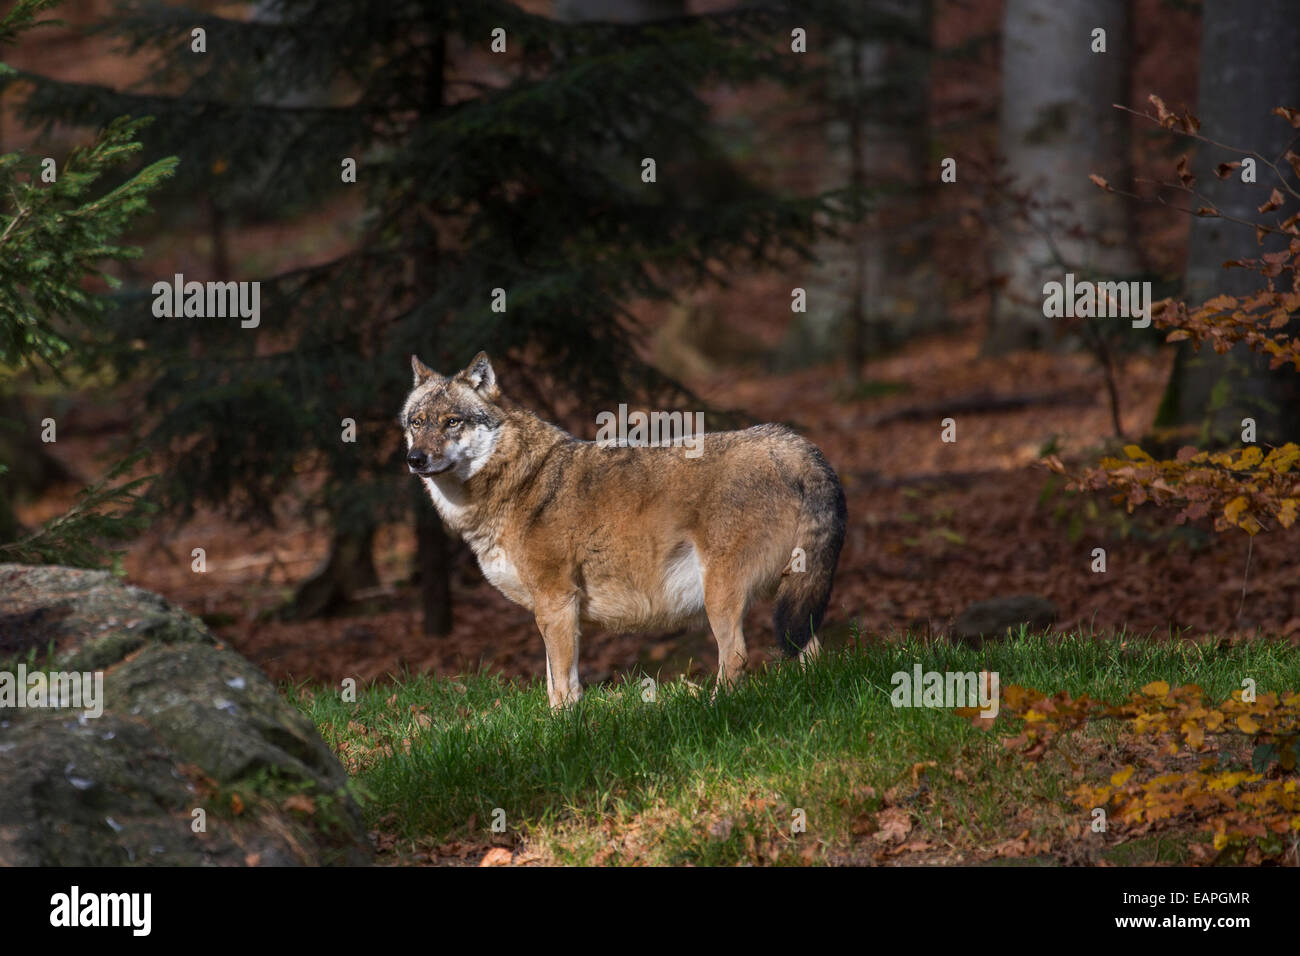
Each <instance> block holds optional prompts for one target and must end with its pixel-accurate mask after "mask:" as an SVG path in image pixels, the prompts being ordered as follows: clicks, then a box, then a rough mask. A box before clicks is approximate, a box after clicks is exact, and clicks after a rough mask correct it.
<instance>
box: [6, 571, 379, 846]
mask: <svg viewBox="0 0 1300 956" xmlns="http://www.w3.org/2000/svg"><path fill="white" fill-rule="evenodd" d="M20 668H21V669H24V670H26V671H27V672H29V673H30V672H32V671H36V670H41V671H52V672H62V673H65V674H66V673H69V672H77V673H82V674H88V675H91V677H89V678H87V684H88V686H89V683H90V681H91V680H92V679H94V675H96V674H98V675H102V688H103V694H102V700H101V701H99V706H97V707H95V708H94V710H101V709H102V713H100V714H99V715H98V716H95V715H93V713H88V712H87V711H86V710H85V709H84V707H83V706H80V705H84V704H86V703H87V702H86V701H85V700H81V701H77V702H76V703H77V704H78V705H79V706H76V707H72V706H68V701H67V700H66V699H65V700H61V701H60V704H61V706H58V707H52V706H41V707H28V706H19V707H15V706H12V705H10V706H0V865H37V866H64V865H91V866H104V865H107V866H113V865H121V864H132V863H135V864H155V865H157V864H173V865H190V866H193V865H214V864H215V865H237V866H242V865H295V864H304V865H313V864H357V863H366V862H369V860H370V855H371V854H370V848H369V845H368V843H367V840H366V836H365V831H364V827H363V825H362V821H361V814H360V811H359V809H358V808H357V805H356V803H355V801H354V800H353V799H352V797H351V796H350V794H349V793H348V791H347V774H346V772H345V771H344V770H343V767H342V766H341V765H340V764H339V762H338V760H337V759H335V757H334V755H333V754H332V753H331V752H330V750H329V748H328V747H327V746H326V745H325V743H324V742H323V741H322V740H321V739H320V736H319V734H317V732H316V728H315V726H313V724H312V723H311V721H310V720H308V719H307V718H306V717H305V716H304V715H303V714H302V713H300V712H299V711H298V710H296V709H295V708H294V707H293V706H291V705H290V704H289V703H288V702H287V701H285V700H284V699H283V698H282V697H281V696H280V695H279V693H277V691H276V688H275V686H274V685H273V684H272V683H271V681H270V680H269V679H268V678H267V677H266V676H265V675H264V674H263V673H262V672H261V671H259V670H258V669H257V668H256V667H255V666H253V665H252V664H251V663H249V662H248V661H247V660H245V659H244V658H243V657H241V656H240V655H239V654H237V653H235V652H234V651H233V650H231V649H230V648H229V647H226V646H225V645H224V644H222V642H221V641H220V640H218V639H217V638H216V637H215V636H214V635H213V634H212V633H211V632H210V631H208V629H207V628H206V627H205V626H204V625H203V623H202V622H200V621H199V620H198V619H197V618H195V617H193V616H192V615H190V614H187V613H186V612H185V611H182V610H180V609H179V608H176V607H174V606H172V605H170V604H169V603H167V602H166V601H165V600H163V599H162V598H160V597H158V596H157V595H155V594H151V593H150V592H148V591H143V590H141V589H139V588H134V587H129V586H126V585H124V584H122V583H121V582H119V581H118V580H117V579H116V578H114V577H113V576H112V575H111V574H108V573H107V572H102V571H82V570H75V569H71V568H61V567H27V566H24V565H15V564H0V677H3V676H4V675H6V674H7V675H8V680H9V685H10V687H14V686H16V684H17V676H18V673H19V669H20ZM3 699H4V698H2V697H0V700H3ZM11 703H12V702H11Z"/></svg>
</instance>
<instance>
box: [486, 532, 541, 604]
mask: <svg viewBox="0 0 1300 956" xmlns="http://www.w3.org/2000/svg"><path fill="white" fill-rule="evenodd" d="M478 566H479V567H480V568H482V569H483V577H485V578H487V579H488V581H490V582H491V584H492V586H493V587H494V588H496V589H497V590H498V591H500V592H501V593H502V594H504V595H505V596H506V597H508V598H510V600H512V601H514V602H515V603H516V604H522V605H523V606H524V607H526V608H528V609H529V610H531V609H532V607H533V599H532V596H531V595H530V594H529V593H528V589H527V588H525V587H524V583H523V581H521V580H520V579H519V570H518V569H517V568H516V567H515V566H514V564H513V563H512V562H511V560H510V559H509V558H508V557H507V556H506V553H505V551H504V550H502V549H501V548H499V547H495V548H490V549H488V550H487V551H484V552H483V553H482V554H480V555H479V556H478Z"/></svg>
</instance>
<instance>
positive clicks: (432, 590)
mask: <svg viewBox="0 0 1300 956" xmlns="http://www.w3.org/2000/svg"><path fill="white" fill-rule="evenodd" d="M414 488H415V514H416V519H415V534H416V557H415V564H416V577H417V580H418V581H419V585H420V600H421V608H422V610H423V621H424V633H425V634H431V635H435V636H438V637H441V636H444V635H446V634H450V633H451V624H452V616H451V552H452V548H451V540H450V539H449V538H448V537H447V532H446V531H444V530H443V527H442V520H441V519H440V518H439V517H438V512H437V511H435V510H434V507H433V505H432V504H431V503H430V501H429V496H428V494H427V493H426V492H425V490H424V483H423V482H420V481H415V482H414Z"/></svg>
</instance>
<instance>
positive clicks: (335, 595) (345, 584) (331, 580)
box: [286, 522, 379, 618]
mask: <svg viewBox="0 0 1300 956" xmlns="http://www.w3.org/2000/svg"><path fill="white" fill-rule="evenodd" d="M374 536H375V529H374V526H373V525H370V526H366V527H362V528H359V529H356V530H340V529H339V528H338V525H337V522H336V526H335V530H334V534H333V536H332V537H331V538H330V551H329V556H328V557H327V558H326V559H325V563H324V564H322V565H321V566H320V568H318V569H317V570H316V571H315V572H313V573H312V575H311V577H309V578H307V580H306V581H304V582H302V584H300V585H298V589H297V591H296V592H295V593H294V596H293V603H292V604H291V605H290V606H289V608H288V609H286V613H287V615H288V616H290V617H297V618H313V617H325V616H327V615H330V614H334V613H336V612H337V611H339V610H341V609H342V608H343V607H344V606H345V605H346V604H347V603H348V602H349V601H350V600H351V599H352V595H353V594H355V593H356V592H357V591H360V590H363V589H365V588H372V587H375V586H376V585H377V584H378V583H379V575H378V574H376V573H375V560H374V557H373V551H372V547H373V541H374Z"/></svg>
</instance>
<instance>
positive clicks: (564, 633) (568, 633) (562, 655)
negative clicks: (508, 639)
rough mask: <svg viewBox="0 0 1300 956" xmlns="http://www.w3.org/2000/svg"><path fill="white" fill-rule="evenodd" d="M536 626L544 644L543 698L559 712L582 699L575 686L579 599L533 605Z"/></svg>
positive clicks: (579, 691)
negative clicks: (544, 676)
mask: <svg viewBox="0 0 1300 956" xmlns="http://www.w3.org/2000/svg"><path fill="white" fill-rule="evenodd" d="M534 613H535V615H536V617H537V627H538V629H539V630H540V631H541V632H542V640H543V641H544V642H545V643H546V695H547V697H548V698H549V699H550V701H551V707H553V708H556V709H559V708H561V707H563V706H564V705H565V704H571V703H573V702H574V701H576V700H577V699H578V698H579V697H581V696H582V685H581V684H579V683H578V596H577V595H576V594H570V595H566V596H565V597H563V598H559V599H555V600H549V601H548V600H539V601H537V602H536V603H535V611H534Z"/></svg>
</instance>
